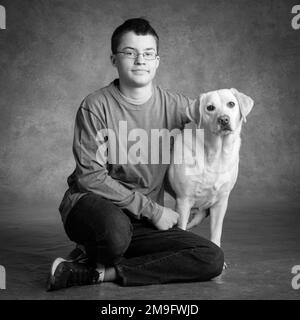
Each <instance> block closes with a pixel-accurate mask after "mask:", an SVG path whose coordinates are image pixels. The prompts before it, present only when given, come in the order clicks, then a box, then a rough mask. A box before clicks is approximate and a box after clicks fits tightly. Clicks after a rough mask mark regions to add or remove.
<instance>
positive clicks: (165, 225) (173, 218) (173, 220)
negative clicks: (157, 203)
mask: <svg viewBox="0 0 300 320" xmlns="http://www.w3.org/2000/svg"><path fill="white" fill-rule="evenodd" d="M178 218H179V214H178V213H177V212H176V211H174V210H172V209H170V208H167V207H164V208H163V213H162V215H161V217H160V219H159V220H158V221H157V222H156V223H153V224H154V225H155V227H156V228H157V229H158V230H168V229H170V228H172V227H173V226H174V225H176V224H177V222H178Z"/></svg>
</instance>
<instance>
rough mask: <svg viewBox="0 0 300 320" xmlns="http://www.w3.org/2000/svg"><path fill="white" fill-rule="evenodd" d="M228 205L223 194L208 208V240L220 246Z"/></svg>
mask: <svg viewBox="0 0 300 320" xmlns="http://www.w3.org/2000/svg"><path fill="white" fill-rule="evenodd" d="M227 205H228V196H224V197H223V198H222V199H220V200H219V201H218V202H217V203H216V204H214V205H213V206H212V207H211V208H210V240H211V241H212V242H214V243H215V244H216V245H217V246H219V247H221V236H222V228H223V221H224V217H225V213H226V210H227Z"/></svg>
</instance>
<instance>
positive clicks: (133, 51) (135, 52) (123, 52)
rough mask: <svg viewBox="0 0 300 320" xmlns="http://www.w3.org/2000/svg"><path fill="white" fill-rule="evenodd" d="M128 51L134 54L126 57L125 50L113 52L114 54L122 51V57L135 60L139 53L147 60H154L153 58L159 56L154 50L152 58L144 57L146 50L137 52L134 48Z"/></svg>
mask: <svg viewBox="0 0 300 320" xmlns="http://www.w3.org/2000/svg"><path fill="white" fill-rule="evenodd" d="M128 52H131V53H134V54H135V56H134V57H132V58H131V57H128V56H126V52H125V51H117V52H115V53H114V54H118V53H122V54H124V57H125V58H127V59H131V60H136V59H137V58H138V57H139V56H140V55H142V56H143V58H144V59H145V60H148V61H154V60H155V59H156V58H157V57H158V56H159V55H158V54H157V53H156V52H154V55H155V56H154V58H153V59H147V58H146V57H145V54H146V53H149V52H148V51H144V52H137V51H136V50H131V51H128Z"/></svg>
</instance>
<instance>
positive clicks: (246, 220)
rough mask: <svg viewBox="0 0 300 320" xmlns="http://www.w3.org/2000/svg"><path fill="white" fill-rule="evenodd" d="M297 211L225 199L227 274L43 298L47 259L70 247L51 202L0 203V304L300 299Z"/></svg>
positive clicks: (203, 229) (280, 204)
mask: <svg viewBox="0 0 300 320" xmlns="http://www.w3.org/2000/svg"><path fill="white" fill-rule="evenodd" d="M299 209H300V203H299V202H290V201H276V202H274V201H273V200H272V202H271V199H269V200H265V201H251V200H250V199H248V200H245V199H244V200H243V201H242V200H241V201H237V200H236V199H235V200H234V201H232V202H231V204H230V206H229V209H228V211H227V215H226V217H225V222H224V228H223V245H222V247H223V250H224V252H225V260H226V262H227V264H228V269H226V270H225V271H224V272H223V273H222V275H221V276H219V277H217V278H216V279H214V280H212V281H209V282H197V283H180V284H168V285H152V286H141V287H120V286H118V285H116V284H113V283H104V284H101V285H94V286H84V287H73V288H68V289H64V290H60V291H54V292H46V291H45V282H46V278H47V274H48V272H49V269H50V266H51V263H52V261H53V259H54V258H56V257H59V256H62V257H64V256H66V255H67V254H68V252H69V251H70V250H71V249H72V248H73V246H74V245H73V243H71V242H70V241H69V240H68V238H67V237H66V235H65V234H64V230H63V227H62V224H61V220H60V216H59V214H58V211H57V204H41V205H31V206H29V205H24V204H6V205H1V207H0V212H1V214H0V265H2V266H4V267H5V270H6V289H3V290H0V300H16V299H34V300H36V299H37V300H44V299H67V300H68V299H99V300H108V299H109V300H115V299H120V300H128V299H130V300H131V299H136V300H139V299H158V300H165V299H168V300H170V299H171V300H179V299H184V300H186V299H196V300H198V299H258V300H269V299H300V289H299V290H296V289H293V287H292V279H293V277H294V276H295V275H294V274H292V272H291V270H292V267H293V266H294V265H300V215H299V212H300V210H299ZM207 230H208V221H205V222H204V223H203V224H202V225H201V226H199V227H197V228H195V229H194V230H193V232H195V233H198V234H201V235H204V236H207ZM298 283H299V284H300V280H298Z"/></svg>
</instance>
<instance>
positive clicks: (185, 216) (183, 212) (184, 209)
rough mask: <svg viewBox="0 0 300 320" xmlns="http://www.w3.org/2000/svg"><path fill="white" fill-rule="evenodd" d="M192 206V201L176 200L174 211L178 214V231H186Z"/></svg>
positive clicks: (187, 199)
mask: <svg viewBox="0 0 300 320" xmlns="http://www.w3.org/2000/svg"><path fill="white" fill-rule="evenodd" d="M193 204H194V201H192V200H191V199H189V198H177V199H176V207H175V211H176V212H178V213H179V219H178V227H179V228H180V229H183V230H186V227H187V224H188V221H189V216H190V211H191V208H192V206H193Z"/></svg>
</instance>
